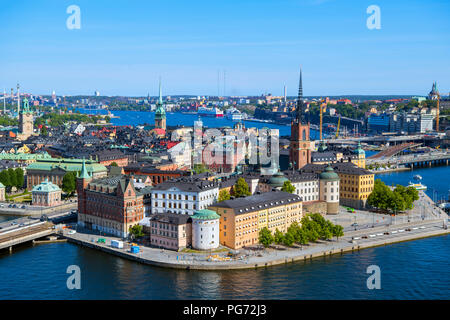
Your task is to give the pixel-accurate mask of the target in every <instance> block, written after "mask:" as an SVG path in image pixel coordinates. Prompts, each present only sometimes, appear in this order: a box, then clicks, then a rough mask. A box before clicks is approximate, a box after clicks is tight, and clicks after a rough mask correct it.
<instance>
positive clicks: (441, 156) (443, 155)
mask: <svg viewBox="0 0 450 320" xmlns="http://www.w3.org/2000/svg"><path fill="white" fill-rule="evenodd" d="M449 159H450V152H434V153H429V154H423V155H422V154H421V155H407V156H398V157H391V158H386V159H367V160H366V165H371V164H397V165H404V166H407V167H411V168H414V167H425V166H426V167H431V166H432V165H440V164H442V165H448V161H449Z"/></svg>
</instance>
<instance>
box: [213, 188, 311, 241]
mask: <svg viewBox="0 0 450 320" xmlns="http://www.w3.org/2000/svg"><path fill="white" fill-rule="evenodd" d="M209 209H210V210H214V211H215V212H217V213H218V214H219V215H220V230H219V231H220V243H221V244H222V245H224V246H227V247H229V248H232V249H239V248H242V247H245V246H251V245H255V244H258V243H259V231H260V230H261V229H262V228H264V227H266V228H268V229H269V230H270V231H271V232H272V233H274V232H275V231H276V230H277V229H278V230H279V231H281V232H286V231H287V228H288V227H289V226H290V225H291V224H292V223H293V222H297V223H300V220H301V218H302V217H303V212H302V200H301V198H300V197H299V196H297V195H294V194H291V193H287V192H282V191H278V192H267V193H261V194H255V195H253V196H248V197H245V198H237V199H230V200H225V201H222V202H219V203H216V204H214V205H212V206H210V207H209Z"/></svg>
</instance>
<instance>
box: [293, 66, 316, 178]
mask: <svg viewBox="0 0 450 320" xmlns="http://www.w3.org/2000/svg"><path fill="white" fill-rule="evenodd" d="M295 111H296V112H295V118H294V119H293V121H292V122H291V144H290V151H289V158H290V161H291V163H292V165H293V167H294V168H295V169H296V170H298V169H300V168H302V167H303V166H304V165H306V164H308V163H310V162H311V141H310V140H309V128H310V124H309V119H305V118H306V117H305V113H304V103H303V84H302V70H301V69H300V81H299V86H298V98H297V107H296V110H295Z"/></svg>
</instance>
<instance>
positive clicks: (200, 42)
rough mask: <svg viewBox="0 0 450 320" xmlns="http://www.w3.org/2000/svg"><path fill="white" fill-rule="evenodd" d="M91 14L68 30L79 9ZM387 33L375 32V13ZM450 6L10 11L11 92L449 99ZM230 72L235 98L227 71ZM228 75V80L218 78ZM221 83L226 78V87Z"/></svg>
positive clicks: (3, 80)
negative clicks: (431, 95)
mask: <svg viewBox="0 0 450 320" xmlns="http://www.w3.org/2000/svg"><path fill="white" fill-rule="evenodd" d="M72 4H75V5H78V6H79V7H80V10H81V29H79V30H76V29H75V30H69V29H68V28H67V27H66V20H67V18H68V17H69V16H70V14H68V13H66V9H67V7H68V6H70V5H72ZM372 4H376V5H378V6H379V7H380V9H381V29H379V30H369V29H368V28H367V26H366V20H367V18H368V17H369V16H370V14H367V13H366V9H367V7H368V6H369V5H372ZM448 12H450V3H448V1H445V0H433V1H427V2H424V1H418V0H413V1H406V0H400V1H395V3H393V1H387V0H382V1H374V2H372V1H370V2H369V1H357V0H353V1H352V0H347V1H338V0H303V1H302V0H295V1H294V0H281V1H265V0H259V1H256V0H246V1H237V0H229V1H204V0H198V1H192V2H187V1H182V0H177V1H175V0H173V1H162V0H157V1H151V2H149V1H134V2H133V4H132V5H130V4H129V3H128V2H127V1H123V0H121V1H114V2H113V3H111V2H109V1H95V2H93V1H87V0H78V1H76V2H72V1H59V2H58V3H55V2H54V1H50V0H44V1H39V3H35V2H33V3H14V2H13V3H7V4H4V5H3V7H2V10H1V11H0V37H1V39H2V46H1V47H0V91H3V88H5V89H6V91H7V92H9V90H10V88H12V87H14V88H15V86H16V84H17V82H19V83H20V85H21V88H22V90H23V91H25V92H30V93H33V94H42V95H50V94H51V92H52V91H53V90H55V92H56V94H57V95H93V92H94V91H95V90H98V91H99V92H100V94H101V95H106V96H146V95H147V94H150V95H151V96H155V95H157V91H158V78H159V77H160V76H161V77H162V81H163V94H164V95H209V96H216V95H217V94H220V95H226V96H240V95H241V96H246V95H251V96H256V95H261V94H263V93H271V94H272V95H276V96H278V95H282V94H283V86H284V85H286V86H287V94H288V96H295V95H296V93H297V86H298V74H299V68H300V66H301V67H302V70H303V87H304V95H305V96H338V95H339V96H341V95H426V94H427V93H428V91H429V90H430V89H431V85H432V83H433V82H434V81H437V83H438V89H439V90H440V91H441V93H442V94H446V93H448V92H449V91H450V80H449V78H448V74H449V71H450V64H449V63H448V60H449V57H450V41H449V40H450V21H449V20H448V19H447V13H448ZM224 70H225V78H226V82H225V92H224V84H223V72H224ZM218 75H219V77H218ZM218 78H219V79H220V81H219V83H218Z"/></svg>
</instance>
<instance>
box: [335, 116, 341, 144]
mask: <svg viewBox="0 0 450 320" xmlns="http://www.w3.org/2000/svg"><path fill="white" fill-rule="evenodd" d="M340 126H341V115H339V120H338V125H337V128H336V139H337V138H338V137H339V127H340Z"/></svg>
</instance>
